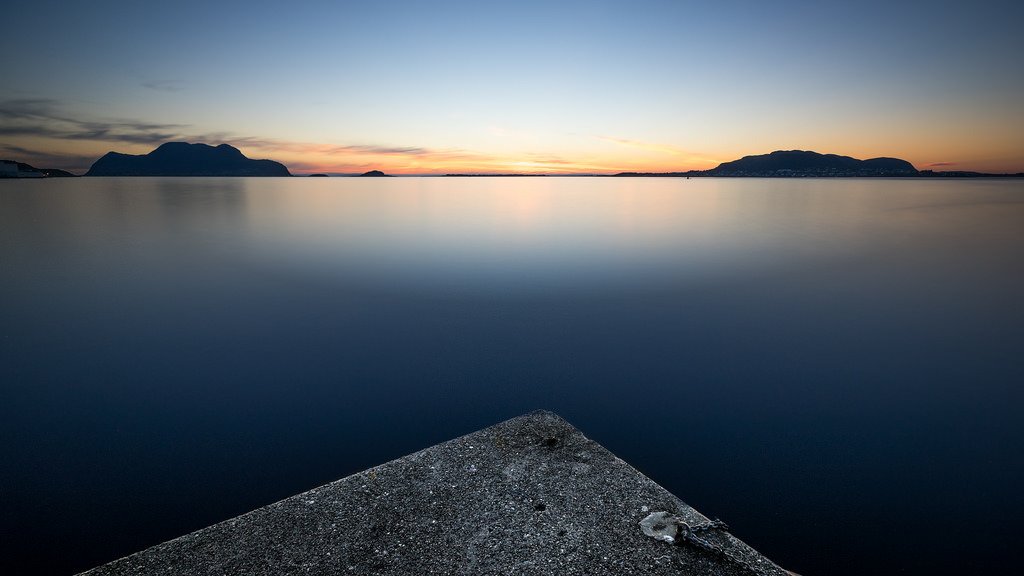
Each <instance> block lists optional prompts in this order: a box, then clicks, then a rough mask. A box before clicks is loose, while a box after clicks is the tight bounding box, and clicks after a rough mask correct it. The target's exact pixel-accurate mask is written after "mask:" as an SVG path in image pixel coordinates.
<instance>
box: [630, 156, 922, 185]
mask: <svg viewBox="0 0 1024 576" xmlns="http://www.w3.org/2000/svg"><path fill="white" fill-rule="evenodd" d="M921 175H923V174H922V173H921V172H918V171H917V169H916V168H914V165H913V164H911V163H910V162H907V161H906V160H900V159H899V158H871V159H869V160H858V159H856V158H851V157H849V156H839V155H838V154H820V153H818V152H812V151H810V150H776V151H775V152H772V153H770V154H759V155H756V156H744V157H743V158H740V159H739V160H733V161H731V162H723V163H721V164H719V165H718V166H716V167H715V168H712V169H710V170H689V171H687V172H657V173H654V172H622V173H619V174H616V176H676V177H678V176H732V177H740V176H748V177H758V178H772V177H785V178H794V177H797V178H798V177H859V176H921Z"/></svg>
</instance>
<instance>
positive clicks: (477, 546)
mask: <svg viewBox="0 0 1024 576" xmlns="http://www.w3.org/2000/svg"><path fill="white" fill-rule="evenodd" d="M656 511H667V512H670V513H671V514H672V515H674V516H675V517H677V518H679V519H681V520H682V521H685V522H686V524H688V525H690V526H700V525H702V524H706V523H707V522H708V519H707V518H705V517H704V516H702V515H701V514H700V513H698V512H697V511H696V510H694V509H693V508H691V507H689V506H687V505H686V504H684V503H683V502H682V501H680V500H679V499H678V498H676V497H675V496H673V495H672V494H670V493H669V492H668V491H667V490H665V489H664V488H662V487H661V486H659V485H658V484H656V483H654V482H653V481H652V480H650V479H649V478H647V477H646V476H643V475H642V474H640V473H639V472H638V471H637V470H635V469H634V468H632V467H631V466H629V465H628V464H626V463H625V462H623V461H622V460H620V459H618V458H616V457H615V455H613V454H612V453H611V452H609V451H608V450H606V449H604V448H603V447H602V446H600V445H598V444H597V443H596V442H593V441H591V440H589V439H587V438H586V437H585V436H583V434H581V433H580V432H579V431H578V430H576V429H575V428H573V427H572V426H571V425H570V424H568V423H567V422H566V421H565V420H562V419H561V418H559V417H558V416H556V415H555V414H552V413H550V412H543V411H538V412H533V413H530V414H527V415H525V416H520V417H518V418H513V419H512V420H508V421H506V422H502V423H500V424H498V425H496V426H492V427H490V428H486V429H484V430H481V431H479V432H474V433H472V434H469V435H467V436H463V437H461V438H456V439H454V440H451V441H448V442H445V443H443V444H438V445H436V446H432V447H430V448H427V449H425V450H421V451H419V452H416V453H414V454H410V455H409V456H405V457H403V458H399V459H397V460H392V461H391V462H388V463H386V464H383V465H381V466H377V467H375V468H371V469H369V470H365V471H363V472H360V473H358V474H353V475H352V476H348V477H347V478H342V479H341V480H337V481H335V482H331V483H330V484H326V485H324V486H321V487H319V488H315V489H313V490H310V491H309V492H305V493H303V494H299V495H297V496H292V497H291V498H287V499H285V500H282V501H280V502H277V503H274V504H271V505H269V506H265V507H263V508H259V509H257V510H254V511H252V512H249V513H248V514H244V515H242V516H239V517H237V518H234V519H231V520H226V521H224V522H221V523H219V524H215V525H213V526H210V527H208V528H204V529H202V530H198V531H196V532H193V533H191V534H188V535H185V536H182V537H180V538H176V539H174V540H171V541H169V542H165V543H163V544H159V545H157V546H154V547H152V548H149V549H147V550H143V551H142V552H138V553H136V554H133V555H131V556H128V557H126V558H122V559H120V560H116V561H114V562H111V563H109V564H105V565H103V566H100V567H97V568H94V569H93V570H90V571H88V572H85V573H84V574H88V575H89V576H103V575H117V574H195V575H205V574H209V575H213V574H216V575H224V574H230V575H234V574H360V575H362V574H396V575H397V574H402V575H413V576H416V575H421V574H465V575H476V574H524V575H525V574H566V575H582V574H588V575H595V574H683V575H696V574H702V575H727V574H742V575H747V576H749V575H750V574H762V575H777V576H785V575H786V572H785V571H784V570H782V569H781V568H779V567H778V566H776V565H775V564H773V563H772V562H771V561H769V560H767V559H766V558H764V557H763V556H761V555H760V554H758V553H757V552H756V551H754V550H753V549H751V548H749V547H748V546H746V545H745V544H743V543H742V542H740V541H739V540H738V539H736V538H735V537H733V536H732V535H730V534H728V533H726V532H724V531H722V530H708V531H705V532H700V533H699V534H700V537H701V538H702V539H703V541H704V542H705V543H706V544H710V545H711V546H712V547H713V548H720V549H721V550H722V552H715V551H710V550H706V549H704V548H702V547H700V546H699V545H694V544H691V543H687V542H682V543H679V544H677V545H673V544H669V543H667V542H665V541H659V540H656V539H654V538H651V537H648V536H645V535H644V534H643V532H642V531H641V528H640V525H639V522H640V521H641V520H642V519H644V518H645V517H647V516H648V515H649V514H651V513H652V512H656ZM695 534H697V533H695Z"/></svg>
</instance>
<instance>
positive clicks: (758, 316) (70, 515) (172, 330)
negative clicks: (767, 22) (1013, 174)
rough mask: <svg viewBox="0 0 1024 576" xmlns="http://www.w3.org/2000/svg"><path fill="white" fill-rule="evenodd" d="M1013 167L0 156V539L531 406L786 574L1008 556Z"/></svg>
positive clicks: (258, 494) (384, 451) (1011, 532)
mask: <svg viewBox="0 0 1024 576" xmlns="http://www.w3.org/2000/svg"><path fill="white" fill-rule="evenodd" d="M1022 255H1024V181H1021V180H999V181H995V180H875V179H852V180H757V179H737V180H729V179H693V180H679V179H614V178H531V179H521V178H468V179H453V178H394V179H358V178H348V179H342V178H336V179H300V178H293V179H174V178H153V179H144V178H140V179H131V178H125V179H102V178H96V179H76V180H56V179H55V180H44V181H32V182H27V181H0V265H2V268H0V273H2V282H0V360H2V365H0V368H2V373H0V377H2V382H3V384H2V387H0V435H2V436H0V438H2V444H0V462H2V468H0V498H2V509H3V514H2V517H0V531H2V533H0V547H2V550H0V572H3V573H5V574H29V573H52V572H65V573H69V572H73V571H77V570H80V569H84V568H88V567H90V566H92V565H95V564H98V563H101V562H105V561H108V560H111V559H114V558H116V557H119V556H122V555H125V554H127V553H130V552H133V551H135V550H138V549H141V548H143V547H146V546H148V545H151V544H154V543H157V542H160V541H163V540H165V539H168V538H171V537H174V536H178V535H180V534H182V533H185V532H188V531H190V530H193V529H197V528H200V527H203V526H206V525H208V524H211V523H213V522H217V521H219V520H223V519H225V518H228V517H231V516H233V515H236V514H239V513H242V512H245V511H248V510H250V509H252V508H255V507H258V506H261V505H264V504H267V503H269V502H272V501H275V500H277V499H280V498H282V497H285V496H289V495H292V494H294V493H297V492H300V491H302V490H305V489H308V488H311V487H314V486H316V485H319V484H321V483H324V482H327V481H330V480H333V479H335V478H338V477H341V476H344V475H347V474H349V473H352V472H355V471H358V470H361V469H363V468H366V467H368V466H371V465H374V464H378V463H381V462H384V461H387V460H389V459H392V458H395V457H398V456H401V455H403V454H406V453H409V452H412V451H414V450H417V449H420V448H423V447H426V446H428V445H431V444H434V443H436V442H439V441H442V440H446V439H449V438H452V437H454V436H456V435H459V434H463V433H467V432H470V431H473V430H475V429H478V428H481V427H484V426H487V425H490V424H493V423H495V422H498V421H500V420H503V419H505V418H509V417H512V416H516V415H518V414H521V413H523V412H526V411H528V410H532V409H536V408H548V409H551V410H554V411H556V412H558V413H559V414H561V415H562V416H564V417H566V418H567V419H568V420H570V421H571V422H572V423H573V424H575V425H576V426H577V427H579V428H580V429H581V430H583V431H584V433H586V434H588V435H589V436H591V437H592V438H594V439H595V440H597V441H599V442H601V443H602V444H604V445H605V446H607V447H608V448H610V449H611V450H612V451H614V452H616V453H617V454H618V455H619V456H621V457H622V458H623V459H625V460H626V461H628V462H630V463H631V464H633V465H635V466H636V467H637V468H639V469H640V470H641V471H643V472H644V473H646V474H647V475H649V476H651V477H652V478H654V479H655V480H657V481H658V482H660V483H661V484H663V485H664V486H665V487H667V488H668V489H670V490H672V491H673V492H675V493H676V494H677V495H679V496H680V497H681V498H683V499H684V500H686V501H687V502H689V503H690V504H692V505H694V506H695V507H697V508H698V509H699V510H701V511H703V512H705V513H706V514H708V515H713V516H719V517H721V518H722V519H724V520H726V521H727V522H728V523H729V524H730V525H731V526H732V528H733V532H734V533H735V534H736V535H737V536H739V537H741V538H743V539H744V540H746V541H747V542H749V543H750V544H751V545H753V546H755V547H756V548H758V549H760V550H761V551H763V552H764V553H765V554H767V555H768V556H769V557H771V558H773V559H774V560H776V561H777V562H779V563H781V564H783V565H784V566H786V567H787V568H790V569H792V570H795V571H798V572H801V573H804V574H809V575H810V574H830V575H835V574H840V575H841V574H857V575H863V574H897V573H900V574H926V573H927V574H954V573H991V574H1000V573H1009V572H1015V571H1016V570H1017V569H1019V564H1020V560H1019V554H1018V552H1017V551H1018V550H1019V541H1020V539H1021V537H1022V535H1024V529H1022V522H1024V498H1022V497H1021V491H1020V489H1021V486H1022V485H1024V390H1022V383H1024V302H1022V298H1024V259H1022Z"/></svg>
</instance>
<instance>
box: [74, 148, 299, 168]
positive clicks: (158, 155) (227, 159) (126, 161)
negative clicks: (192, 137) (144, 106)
mask: <svg viewBox="0 0 1024 576" xmlns="http://www.w3.org/2000/svg"><path fill="white" fill-rule="evenodd" d="M85 175H86V176H291V173H290V172H288V168H287V167H285V165H284V164H281V163H280V162H275V161H273V160H252V159H249V158H246V156H245V155H244V154H242V152H241V151H240V150H238V148H235V147H234V146H231V145H228V144H221V145H219V146H210V145H208V144H189V143H188V142H167V143H166V144H161V145H160V147H159V148H157V149H156V150H153V151H152V152H150V153H149V154H140V155H135V154H121V153H119V152H107V153H106V154H105V155H104V156H103V157H102V158H100V159H99V160H97V161H96V162H94V163H93V165H92V167H91V168H89V171H88V172H86V173H85Z"/></svg>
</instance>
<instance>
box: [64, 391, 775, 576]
mask: <svg viewBox="0 0 1024 576" xmlns="http://www.w3.org/2000/svg"><path fill="white" fill-rule="evenodd" d="M538 425H548V426H551V425H554V426H556V427H559V428H563V429H564V432H565V433H566V434H568V435H571V436H574V437H576V440H577V441H581V442H582V443H584V444H586V445H587V447H588V449H590V450H593V451H595V452H599V453H603V454H602V455H603V457H605V458H607V459H609V460H612V461H613V462H614V464H615V465H616V466H619V467H621V470H626V471H628V473H629V474H631V475H636V476H637V477H638V478H639V479H640V480H641V481H642V482H641V483H648V484H650V485H651V486H654V487H656V488H657V489H659V490H660V491H661V492H663V493H664V495H665V497H666V498H667V499H668V500H671V501H674V503H675V505H676V510H674V511H673V512H674V513H676V514H678V515H679V516H681V517H683V518H684V519H685V520H686V521H687V522H688V523H690V524H691V525H697V524H701V523H703V522H706V521H707V520H708V519H707V518H706V517H705V516H703V515H702V514H700V513H699V512H697V511H696V510H694V509H693V508H692V507H690V506H688V505H687V504H685V503H684V502H683V501H682V500H681V499H679V498H678V497H677V496H675V495H674V494H672V493H671V492H669V491H667V490H665V489H664V487H662V486H660V485H659V484H658V483H657V482H655V481H653V480H651V479H650V478H648V477H647V476H645V475H644V474H643V473H641V472H640V471H638V470H636V469H635V468H633V467H632V466H631V465H629V464H628V463H627V462H625V461H624V460H622V459H621V458H619V457H618V456H616V455H615V454H613V453H612V452H610V451H609V450H607V449H606V448H604V447H603V446H602V445H600V444H599V443H597V442H594V441H593V440H591V439H589V438H587V437H586V436H585V435H584V434H583V433H582V432H580V431H579V430H578V429H577V428H575V427H574V426H572V425H571V424H570V423H568V422H567V421H566V420H564V419H563V418H561V417H560V416H558V415H557V414H554V413H552V412H549V411H546V410H536V411H533V412H530V413H528V414H525V415H522V416H518V417H515V418H511V419H509V420H506V421H503V422H500V423H498V424H495V425H492V426H489V427H486V428H483V429H481V430H477V431H474V432H470V433H468V434H464V435H462V436H458V437H456V438H453V439H451V440H448V441H445V442H442V443H439V444H435V445H433V446H429V447H426V448H424V449H422V450H419V451H416V452H413V453H411V454H408V455H406V456H403V457H400V458H396V459H394V460H390V461H388V462H384V463H382V464H379V465H377V466H374V467H371V468H368V469H366V470H362V471H360V472H356V473H354V474H351V475H348V476H345V477H343V478H339V479H337V480H334V481H332V482H328V483H326V484H323V485H321V486H318V487H315V488H312V489H310V490H307V491H304V492H302V493H300V494H296V495H292V496H289V497H287V498H284V499H281V500H279V501H277V502H274V503H271V504H268V505H266V506H262V507H260V508H256V509H254V510H251V511H249V512H246V513H244V514H241V515H239V516H236V517H234V518H230V519H227V520H224V521H221V522H218V523H216V524H213V525H211V526H207V527H205V528H202V529H199V530H196V531H194V532H191V533H188V534H184V535H182V536H179V537H177V538H174V539H172V540H168V541H166V542H163V543H160V544H156V545H154V546H151V547H149V548H146V549H144V550H142V551H139V552H136V553H134V554H131V555H129V556H126V557H124V558H121V559H118V560H114V561H112V562H109V563H106V564H103V565H101V566H98V567H96V568H93V569H91V570H89V571H87V572H83V573H82V574H93V573H95V574H104V573H107V570H105V568H108V567H113V566H115V565H124V563H129V562H132V561H133V560H136V561H137V562H138V563H139V564H140V565H142V564H145V563H146V560H149V559H151V557H158V558H159V557H160V555H161V553H162V552H167V553H168V554H173V550H174V549H175V548H176V547H178V545H179V544H181V547H182V548H186V547H187V545H188V544H189V543H194V542H196V541H203V540H204V539H205V537H204V535H206V536H209V537H210V538H211V539H215V538H216V537H217V532H218V529H219V528H221V527H223V526H226V525H229V524H230V525H234V524H235V523H245V522H246V520H247V519H250V518H258V517H259V516H261V515H262V516H267V515H270V514H274V513H281V514H285V515H287V514H289V513H290V512H289V511H288V510H289V506H290V505H291V504H293V503H294V502H295V501H296V500H297V499H298V500H301V499H303V498H304V497H306V496H309V497H312V496H315V494H322V493H324V492H327V491H330V490H331V488H332V487H339V485H342V484H346V483H350V482H353V481H358V480H359V479H360V478H364V479H365V478H366V477H373V476H375V475H376V474H377V471H384V470H385V469H386V468H388V467H394V465H395V463H399V462H403V461H406V462H408V461H416V460H418V459H420V458H422V457H425V456H428V455H429V454H430V453H433V452H436V451H438V450H439V449H443V447H457V446H458V445H459V444H460V443H464V442H466V441H468V440H471V439H473V437H477V439H479V438H480V437H484V436H488V435H496V434H500V433H501V432H502V431H507V430H517V429H525V430H529V429H530V428H531V426H538ZM470 448H472V446H470ZM613 468H614V467H613ZM278 509H280V510H278ZM713 540H715V541H716V544H718V545H720V546H722V547H723V548H725V549H728V550H729V551H730V553H732V554H736V555H738V556H740V557H743V558H744V559H747V560H750V559H754V560H756V564H757V566H756V568H757V569H756V570H754V571H755V572H757V573H762V574H778V573H783V574H784V573H785V572H784V571H783V570H782V569H781V568H780V567H778V566H777V565H775V564H774V563H772V562H771V561H770V560H769V559H767V558H765V557H764V556H762V555H761V554H760V553H758V552H757V551H756V550H754V549H753V548H751V547H749V546H747V545H746V544H745V543H744V542H742V541H741V540H739V539H738V538H736V537H734V536H732V534H730V533H727V532H724V533H716V535H715V537H714V538H713ZM658 545H659V546H660V545H661V544H658ZM716 573H717V572H716Z"/></svg>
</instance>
